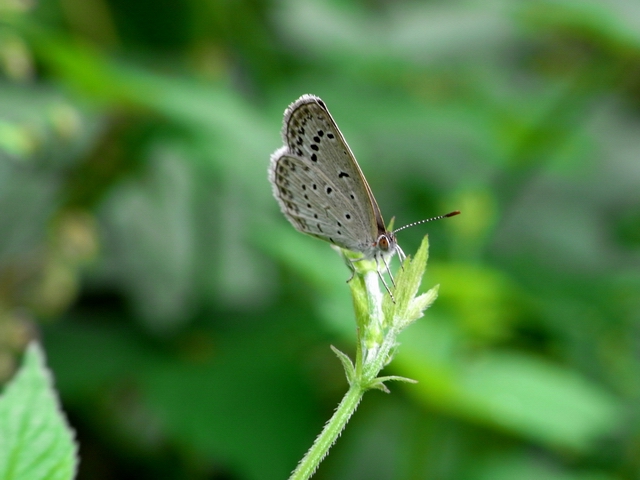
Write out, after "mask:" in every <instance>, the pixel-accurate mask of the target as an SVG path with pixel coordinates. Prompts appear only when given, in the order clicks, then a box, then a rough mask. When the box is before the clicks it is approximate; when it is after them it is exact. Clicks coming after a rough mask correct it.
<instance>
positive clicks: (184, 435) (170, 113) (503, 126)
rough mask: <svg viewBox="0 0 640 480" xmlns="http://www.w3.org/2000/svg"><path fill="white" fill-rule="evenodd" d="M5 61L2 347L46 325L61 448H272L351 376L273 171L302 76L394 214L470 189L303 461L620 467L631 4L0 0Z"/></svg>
mask: <svg viewBox="0 0 640 480" xmlns="http://www.w3.org/2000/svg"><path fill="white" fill-rule="evenodd" d="M0 66H1V67H2V72H3V73H2V78H1V79H0V232H1V233H0V376H1V377H2V378H4V379H6V378H8V377H9V376H10V375H11V372H12V371H13V369H14V366H15V364H16V355H17V354H18V353H19V352H20V351H21V349H22V348H23V346H24V345H26V343H27V342H28V340H29V339H30V338H32V337H33V336H35V335H40V336H42V338H43V340H44V344H45V347H46V350H47V356H48V358H49V363H50V364H51V366H52V368H53V370H54V373H55V377H56V382H57V387H58V389H59V391H60V394H61V396H62V400H63V402H64V408H65V410H66V412H67V413H68V415H69V417H70V421H71V423H72V425H73V426H74V428H75V429H76V430H77V434H78V440H79V442H80V458H81V462H80V472H79V478H81V479H93V478H100V479H112V478H113V479H115V478H118V479H126V478H136V479H141V478H154V479H158V478H167V479H174V478H175V479H178V478H179V479H184V478H189V479H205V478H206V479H216V480H220V479H225V480H226V479H279V478H286V475H287V474H288V472H290V471H291V470H292V469H293V467H294V466H295V463H296V461H297V460H298V459H299V458H301V456H302V455H303V453H304V451H305V450H306V449H307V448H308V446H309V445H310V444H311V442H312V440H313V438H314V436H315V435H316V434H317V433H318V432H319V431H320V428H321V426H322V424H323V422H324V421H325V420H326V419H327V418H328V417H329V416H330V413H331V410H332V409H333V408H334V407H335V405H336V404H337V403H338V401H339V399H340V397H341V395H342V394H343V392H344V391H345V390H346V385H345V379H344V377H343V374H342V369H341V366H340V364H339V362H338V361H337V360H336V358H335V356H334V355H333V353H332V352H331V351H330V349H329V344H331V343H334V344H337V345H338V346H339V347H340V349H341V350H344V351H351V352H353V350H354V347H353V340H354V338H355V335H354V328H355V323H354V319H353V312H352V308H351V303H350V298H349V289H348V287H347V285H345V283H344V282H345V280H346V279H347V278H348V276H349V272H348V270H347V269H346V268H345V267H344V265H343V264H342V263H341V260H340V258H339V257H338V256H337V255H336V254H335V253H334V252H332V250H331V249H330V248H329V247H328V246H327V245H325V244H323V243H322V242H318V241H317V240H314V239H311V238H307V237H304V236H302V235H300V234H299V233H298V232H296V231H294V229H293V228H291V226H290V225H289V224H288V223H287V222H286V220H285V219H284V217H283V216H282V215H281V214H280V212H278V207H277V203H276V202H275V200H274V199H273V198H272V197H271V192H270V185H269V184H268V181H267V175H266V169H267V165H268V159H269V154H270V153H271V152H272V151H273V150H275V149H276V148H277V147H279V146H280V145H281V140H280V137H279V130H280V126H281V121H282V112H283V110H284V108H285V107H286V106H287V105H288V104H289V103H290V102H292V101H293V100H295V99H296V98H297V97H298V96H299V95H301V94H303V93H313V94H316V95H319V96H321V97H322V98H323V99H324V100H325V102H326V103H327V104H328V106H329V108H330V109H331V112H332V113H333V115H334V117H335V118H336V120H337V122H338V124H339V125H340V127H341V129H342V131H343V133H344V134H345V136H346V138H347V140H348V141H349V143H350V145H351V147H352V149H353V151H354V152H355V154H356V156H357V157H358V160H359V162H360V164H361V166H362V168H363V170H364V172H365V174H366V175H367V178H368V180H369V182H370V184H371V187H372V189H373V191H374V192H375V193H376V197H377V200H378V203H379V204H380V206H381V208H382V211H383V213H384V214H385V216H386V218H387V219H390V218H391V216H393V215H396V224H397V225H402V224H406V223H409V222H411V221H415V220H419V219H422V218H425V217H429V216H432V215H436V214H441V213H445V212H447V211H450V210H453V209H460V210H462V212H463V214H462V215H461V216H459V217H455V218H452V219H448V220H444V221H441V222H437V223H436V224H429V225H428V226H426V227H416V228H415V229H412V230H407V231H403V232H402V234H401V237H400V239H399V241H400V242H401V244H402V246H403V248H404V250H405V251H406V252H407V253H410V252H413V251H415V249H417V247H418V244H419V241H420V238H421V237H422V235H424V233H425V231H428V232H429V233H430V244H431V249H430V261H429V268H428V271H427V276H426V278H425V281H424V287H423V288H425V289H426V288H428V287H430V286H432V285H434V284H440V297H439V299H438V300H437V301H436V303H435V305H434V307H433V308H431V309H430V310H429V311H428V312H427V317H426V318H424V319H422V320H420V321H419V322H417V324H415V325H413V326H412V327H411V328H409V329H408V330H407V332H405V333H404V334H403V335H402V338H401V341H402V345H401V347H400V349H399V352H398V355H397V360H396V362H394V363H393V365H392V368H391V369H390V370H392V371H390V372H385V373H388V374H392V373H393V374H398V375H403V376H408V377H411V378H416V379H417V380H419V383H418V384H417V385H392V394H391V395H389V396H385V395H381V394H379V393H375V392H374V393H370V394H368V395H367V396H365V399H364V402H363V404H362V405H361V408H360V410H359V411H358V412H357V414H356V415H355V416H354V418H353V419H352V421H351V424H350V425H349V426H348V427H347V430H346V433H345V435H343V437H342V438H341V439H340V441H339V442H338V443H337V445H336V446H335V447H334V449H333V451H332V452H331V455H330V456H329V457H328V459H327V460H326V461H325V463H324V464H323V465H322V467H321V469H320V471H319V472H318V474H317V478H319V479H321V478H327V479H328V478H331V479H359V478H362V479H365V478H366V479H371V478H375V479H381V480H384V479H394V480H395V479H398V480H399V479H468V480H484V479H491V480H501V479H505V480H506V479H513V478H518V479H529V478H531V479H534V478H535V479H538V478H545V479H562V480H587V479H589V480H595V479H598V480H605V479H632V478H638V475H639V472H640V447H639V445H640V409H639V408H638V401H639V400H640V358H639V356H638V341H639V338H640V337H639V336H638V335H639V333H638V332H639V331H640V3H638V2H636V1H634V0H612V1H605V0H591V1H589V0H582V1H580V0H542V1H536V2H523V1H517V0H496V1H493V2H484V1H480V0H471V1H467V2H437V1H430V2H418V1H410V0H404V1H397V2H384V1H381V0H377V1H375V0H369V1H364V0H362V1H355V0H280V1H271V2H267V1H260V0H236V1H225V0H208V1H207V0H179V1H169V0H163V1H158V0H156V1H149V0H139V1H136V2H129V1H124V0H40V1H38V2H33V1H29V0H0Z"/></svg>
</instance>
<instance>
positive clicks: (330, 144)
mask: <svg viewBox="0 0 640 480" xmlns="http://www.w3.org/2000/svg"><path fill="white" fill-rule="evenodd" d="M282 138H283V140H284V143H285V145H284V146H283V147H281V148H279V149H278V150H276V151H275V152H274V153H273V154H272V155H271V163H270V166H269V180H270V182H271V184H272V186H273V194H274V196H275V197H276V199H277V200H278V203H279V204H280V208H281V210H282V213H284V216H285V217H286V218H287V220H289V222H291V224H292V225H293V226H294V227H295V228H296V229H297V230H299V231H301V232H302V233H306V234H308V235H312V236H314V237H318V238H320V239H322V240H326V241H328V242H330V243H332V244H334V245H337V246H339V247H341V248H346V249H347V250H351V251H353V252H359V253H361V254H362V257H361V258H359V259H356V260H355V261H359V260H375V262H376V264H377V265H379V264H380V261H382V263H383V264H384V265H385V267H386V269H387V271H388V272H389V274H390V271H389V266H388V263H387V261H388V259H390V258H391V257H392V256H393V255H394V254H395V253H396V252H398V256H399V257H400V260H401V261H402V260H404V257H405V255H404V252H403V251H402V249H401V248H400V246H399V245H398V243H397V241H396V237H395V233H396V232H398V231H399V230H402V229H404V228H407V227H410V226H412V225H416V224H419V223H424V222H428V221H431V220H436V219H439V218H444V217H450V216H453V215H457V214H458V213H460V212H457V211H456V212H451V213H448V214H447V215H441V216H439V217H434V218H430V219H427V220H422V221H420V222H415V223H413V224H410V225H406V226H404V227H402V228H399V229H397V230H394V231H389V230H387V228H386V226H385V223H384V220H383V219H382V214H381V213H380V208H379V207H378V204H377V202H376V199H375V198H374V196H373V193H372V192H371V188H369V184H368V183H367V180H366V179H365V178H364V175H363V174H362V170H360V167H359V166H358V162H356V159H355V157H354V155H353V153H352V152H351V149H350V148H349V145H347V142H346V140H345V139H344V137H343V136H342V132H340V129H339V128H338V125H336V122H335V121H334V120H333V117H332V116H331V114H330V113H329V110H328V109H327V106H326V105H325V103H324V102H323V101H322V100H321V99H320V98H318V97H316V96H314V95H303V96H301V97H300V98H299V99H298V100H296V101H295V102H293V103H292V104H291V105H289V107H288V108H287V109H286V110H285V112H284V126H283V129H282ZM378 271H379V269H378ZM380 278H381V279H382V281H383V283H384V279H383V278H382V275H380ZM391 280H392V282H393V277H391ZM384 285H385V287H386V288H387V291H389V288H388V287H387V285H386V283H384ZM389 293H391V292H390V291H389Z"/></svg>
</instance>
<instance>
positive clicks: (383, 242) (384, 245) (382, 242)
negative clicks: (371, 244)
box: [378, 235, 389, 252]
mask: <svg viewBox="0 0 640 480" xmlns="http://www.w3.org/2000/svg"><path fill="white" fill-rule="evenodd" d="M378 248H380V250H384V251H385V252H386V251H387V250H389V239H388V238H387V237H386V235H380V237H379V238H378Z"/></svg>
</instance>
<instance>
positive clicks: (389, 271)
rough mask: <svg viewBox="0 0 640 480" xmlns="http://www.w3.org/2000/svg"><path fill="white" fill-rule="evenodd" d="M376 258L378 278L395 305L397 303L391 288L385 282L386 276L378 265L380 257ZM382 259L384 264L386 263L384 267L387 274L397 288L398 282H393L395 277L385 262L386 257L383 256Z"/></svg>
mask: <svg viewBox="0 0 640 480" xmlns="http://www.w3.org/2000/svg"><path fill="white" fill-rule="evenodd" d="M374 258H375V260H376V271H377V272H378V277H379V278H380V280H381V281H382V284H383V285H384V288H385V289H386V290H387V293H388V294H389V297H391V301H392V302H393V303H396V299H395V298H394V297H393V293H391V290H390V289H389V286H388V285H387V282H385V281H384V276H383V275H382V273H381V272H380V264H379V263H378V256H377V255H376V256H375V257H374ZM381 258H382V263H384V266H385V267H386V268H387V273H388V274H389V278H391V283H392V284H393V286H394V287H395V286H396V282H395V281H394V280H393V275H391V270H389V264H388V263H387V261H386V260H385V258H384V256H381Z"/></svg>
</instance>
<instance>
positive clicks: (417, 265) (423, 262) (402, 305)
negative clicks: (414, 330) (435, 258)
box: [385, 236, 435, 331]
mask: <svg viewBox="0 0 640 480" xmlns="http://www.w3.org/2000/svg"><path fill="white" fill-rule="evenodd" d="M428 256H429V238H428V237H427V236H425V237H424V238H423V240H422V243H421V244H420V248H419V249H418V251H417V252H416V255H415V257H414V258H413V259H409V258H407V259H406V260H405V261H404V263H403V265H402V269H401V270H400V272H399V274H398V278H397V282H396V285H397V287H396V289H395V290H394V292H393V293H394V297H395V305H393V306H392V307H391V308H390V309H389V310H387V308H388V307H387V306H388V305H389V304H388V303H387V304H385V310H386V311H385V318H387V319H391V325H394V326H399V325H402V327H400V328H398V331H400V330H401V329H402V328H404V327H405V326H407V325H408V324H409V323H411V322H412V321H413V320H415V319H416V318H419V317H420V316H422V312H420V315H419V316H418V317H416V312H415V307H416V306H417V305H420V302H419V303H418V304H412V302H413V301H414V297H415V296H416V294H417V293H418V288H420V283H421V282H422V276H423V275H424V271H425V269H426V267H427V258H428ZM434 300H435V298H434ZM388 315H393V316H392V317H389V316H388ZM409 319H411V320H409Z"/></svg>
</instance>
